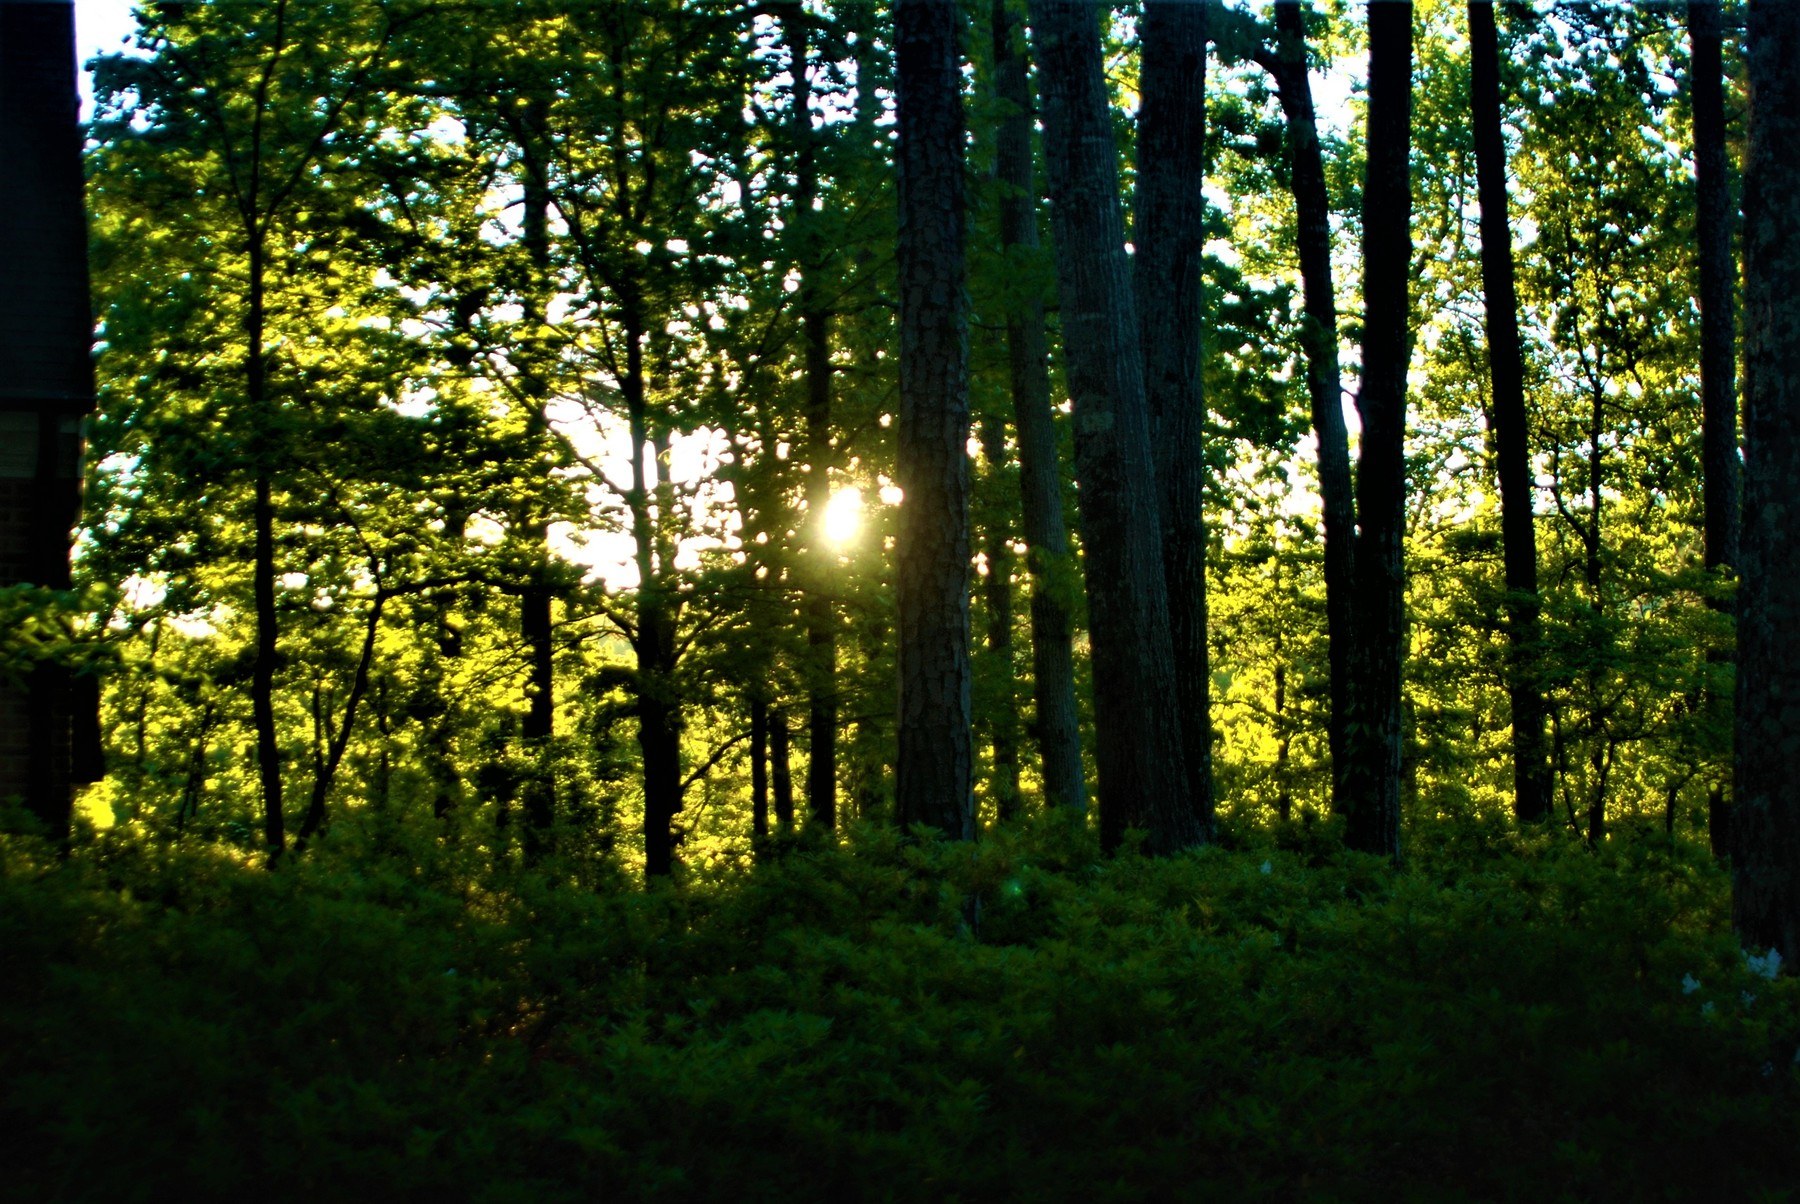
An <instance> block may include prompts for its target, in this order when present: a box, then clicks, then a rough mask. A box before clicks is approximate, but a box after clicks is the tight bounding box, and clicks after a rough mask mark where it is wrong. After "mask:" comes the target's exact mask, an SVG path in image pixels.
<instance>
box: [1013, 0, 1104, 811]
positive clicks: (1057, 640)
mask: <svg viewBox="0 0 1800 1204" xmlns="http://www.w3.org/2000/svg"><path fill="white" fill-rule="evenodd" d="M1019 25H1020V23H1019V22H1018V21H1016V20H1014V19H1013V17H1012V15H1011V13H1010V12H1009V11H1008V9H1007V0H993V12H992V30H993V41H994V82H995V90H996V92H998V94H999V97H1000V99H1001V101H1002V102H1003V104H1004V105H1005V106H1006V107H1005V112H1004V115H1003V116H1002V117H1001V119H1000V125H999V129H998V131H997V134H996V138H995V165H994V170H995V173H996V174H997V175H998V176H999V179H1000V185H1001V190H1000V241H1001V243H1002V245H1003V246H1004V247H1005V248H1006V250H1007V253H1008V254H1009V255H1013V254H1018V255H1020V256H1021V257H1025V258H1035V257H1036V255H1037V252H1038V227H1037V213H1036V209H1037V206H1036V197H1037V189H1036V185H1035V182H1034V180H1033V177H1032V165H1031V92H1030V88H1029V85H1028V83H1027V81H1026V73H1025V55H1024V51H1023V46H1022V45H1016V44H1015V37H1016V36H1017V32H1018V29H1019ZM1006 343H1007V349H1008V353H1009V359H1010V368H1011V379H1012V399H1013V425H1014V427H1015V429H1016V430H1017V432H1018V437H1019V492H1020V495H1021V501H1022V510H1021V518H1022V520H1023V526H1024V532H1025V547H1026V565H1027V568H1028V569H1029V570H1030V573H1031V680H1032V701H1033V705H1034V707H1035V710H1036V717H1035V719H1034V721H1033V724H1032V735H1033V737H1034V738H1035V740H1036V742H1037V748H1038V757H1039V760H1040V762H1041V765H1042V769H1043V778H1044V801H1045V803H1046V804H1048V805H1049V806H1051V807H1072V808H1075V809H1076V810H1078V811H1079V810H1084V809H1085V808H1086V806H1087V788H1086V784H1085V782H1084V780H1083V775H1082V768H1081V725H1080V722H1079V719H1078V714H1077V711H1076V707H1075V657H1074V648H1073V645H1074V630H1075V624H1074V619H1073V617H1072V615H1071V611H1072V609H1073V603H1074V599H1073V597H1072V593H1073V590H1074V588H1075V585H1074V580H1075V567H1074V558H1073V557H1072V556H1071V555H1070V553H1069V534H1068V528H1067V526H1066V524H1065V523H1064V520H1063V504H1062V481H1061V477H1060V475H1059V474H1058V472H1057V452H1056V442H1057V440H1056V425H1055V422H1054V420H1053V418H1052V416H1051V411H1050V365H1049V357H1050V349H1049V345H1048V340H1047V339H1046V337H1045V333H1044V304H1043V302H1042V300H1040V299H1039V298H1037V297H1036V296H1035V295H1034V296H1032V297H1030V298H1029V299H1027V300H1024V301H1021V302H1020V303H1019V304H1018V305H1017V306H1016V307H1015V308H1013V309H1011V310H1009V311H1008V313H1007V316H1006Z"/></svg>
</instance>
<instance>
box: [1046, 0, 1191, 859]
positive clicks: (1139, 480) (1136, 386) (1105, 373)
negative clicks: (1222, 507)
mask: <svg viewBox="0 0 1800 1204" xmlns="http://www.w3.org/2000/svg"><path fill="white" fill-rule="evenodd" d="M1099 18H1100V10H1099V8H1098V7H1097V6H1095V5H1093V4H1090V3H1086V2H1084V0H1033V2H1032V4H1031V20H1032V31H1033V38H1034V43H1033V44H1034V49H1035V50H1036V53H1037V60H1038V67H1039V78H1040V80H1041V81H1042V89H1043V101H1044V129H1045V147H1046V155H1045V158H1046V160H1047V161H1048V166H1049V177H1050V200H1051V226H1052V230H1053V231H1054V233H1055V238H1056V274H1057V283H1058V293H1059V295H1060V298H1061V314H1062V327H1063V343H1064V346H1065V348H1066V355H1067V357H1068V381H1069V391H1070V394H1071V395H1072V400H1073V401H1074V409H1075V465H1076V478H1077V481H1078V483H1079V486H1080V490H1081V523H1082V535H1083V545H1084V549H1085V552H1086V560H1087V563H1086V584H1087V599H1088V622H1089V631H1090V635H1091V638H1092V641H1093V664H1094V726H1095V746H1096V747H1095V754H1096V758H1095V759H1096V761H1097V764H1098V769H1099V777H1100V836H1101V842H1102V844H1104V845H1105V846H1106V847H1108V848H1113V847H1117V845H1118V844H1119V842H1120V840H1121V838H1122V837H1123V836H1124V834H1125V831H1126V829H1127V828H1139V829H1142V830H1143V831H1144V832H1145V834H1146V846H1145V847H1146V848H1147V849H1148V850H1149V851H1151V852H1154V853H1166V852H1174V851H1176V850H1178V849H1182V848H1186V847H1188V846H1191V845H1195V844H1198V843H1201V842H1202V841H1203V840H1204V839H1205V831H1204V829H1203V828H1202V827H1201V825H1200V821H1199V818H1198V816H1196V815H1195V813H1194V809H1193V806H1192V804H1191V803H1190V802H1189V800H1188V797H1187V769H1186V765H1185V762H1184V760H1183V756H1182V734H1181V725H1180V719H1179V716H1178V714H1177V713H1176V709H1175V708H1174V707H1171V706H1170V705H1169V700H1170V699H1171V698H1174V697H1175V694H1176V686H1175V666H1174V649H1173V644H1172V642H1171V639H1170V635H1169V609H1168V595H1167V593H1166V587H1165V583H1164V578H1163V566H1162V547H1161V538H1160V525H1159V518H1158V514H1157V503H1156V479H1155V468H1154V463H1153V460H1152V457H1151V452H1150V424H1149V414H1148V410H1147V406H1146V404H1145V401H1144V378H1143V360H1142V356H1141V354H1140V344H1139V329H1138V320H1137V306H1136V303H1135V301H1134V299H1133V296H1132V287H1131V274H1130V264H1129V262H1128V259H1127V256H1126V254H1125V245H1124V244H1125V234H1124V218H1123V216H1122V213H1121V210H1120V202H1119V173H1118V150H1117V147H1116V145H1115V144H1114V141H1113V127H1112V112H1111V109H1110V107H1109V105H1108V101H1107V92H1106V80H1105V76H1104V74H1103V64H1102V60H1101V46H1100V26H1099Z"/></svg>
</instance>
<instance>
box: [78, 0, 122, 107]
mask: <svg viewBox="0 0 1800 1204" xmlns="http://www.w3.org/2000/svg"><path fill="white" fill-rule="evenodd" d="M131 4H132V0H75V55H76V57H77V59H79V60H80V62H81V63H82V65H83V68H82V72H81V76H80V79H79V80H78V81H77V83H78V86H79V87H80V89H81V116H82V119H83V120H86V118H87V116H88V107H89V105H90V104H91V103H92V101H93V92H94V90H93V80H92V78H91V77H90V76H89V75H88V73H87V70H86V64H87V61H88V60H89V59H91V58H93V57H94V56H95V55H97V54H111V53H112V52H114V51H116V50H118V49H119V48H120V46H121V44H122V43H123V42H124V41H125V39H126V38H127V37H129V36H130V35H131V32H132V31H133V30H134V29H136V28H137V21H136V20H134V19H133V18H132V15H131Z"/></svg>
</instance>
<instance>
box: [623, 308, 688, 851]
mask: <svg viewBox="0 0 1800 1204" xmlns="http://www.w3.org/2000/svg"><path fill="white" fill-rule="evenodd" d="M628 309H629V310H630V313H629V314H628V316H627V317H626V319H625V322H624V333H625V357H626V370H625V376H624V377H623V379H621V380H620V382H619V384H620V389H621V391H622V392H623V393H624V395H625V408H626V413H627V416H628V418H629V421H630V425H631V505H630V509H631V525H632V537H633V542H634V543H635V544H636V553H635V554H636V560H637V567H638V591H637V631H636V632H635V633H634V638H633V640H632V645H633V651H634V653H635V654H636V658H637V716H638V751H639V753H640V754H641V756H642V757H643V764H644V875H645V877H646V879H649V880H655V879H657V878H660V877H666V876H668V875H669V874H670V873H672V872H673V871H674V868H675V849H676V845H677V843H678V838H677V835H676V832H675V817H676V816H677V815H679V814H680V812H681V708H680V704H679V701H678V698H677V696H676V687H675V682H674V672H675V617H674V614H673V613H672V606H671V602H670V599H669V597H668V589H667V587H666V585H665V584H664V581H663V574H664V573H665V572H667V571H668V569H669V568H670V567H672V566H671V565H670V564H668V563H667V558H666V557H663V556H659V555H658V548H659V545H660V543H661V538H660V536H659V534H658V532H657V529H656V528H657V523H658V522H659V521H660V522H668V521H669V515H668V514H667V512H666V511H665V512H664V513H662V514H659V515H652V512H651V503H652V501H653V500H654V499H655V498H656V497H657V496H658V494H659V493H660V492H662V490H661V486H662V480H661V478H662V475H663V472H664V470H665V465H664V464H663V459H662V457H661V456H659V455H656V454H654V452H655V450H656V442H655V440H654V439H653V437H652V435H651V432H650V425H649V421H650V420H649V407H648V403H647V400H646V398H645V393H644V353H643V334H644V328H643V323H642V321H641V319H640V318H639V316H638V314H637V310H636V308H635V305H633V304H629V303H628ZM647 453H650V454H647Z"/></svg>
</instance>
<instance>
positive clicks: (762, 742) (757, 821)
mask: <svg viewBox="0 0 1800 1204" xmlns="http://www.w3.org/2000/svg"><path fill="white" fill-rule="evenodd" d="M750 835H751V836H752V837H753V838H754V839H755V840H756V841H758V842H761V841H762V840H764V839H766V838H767V837H768V835H769V704H768V703H767V702H765V701H764V700H763V699H762V697H761V696H760V695H754V696H752V697H751V699H750Z"/></svg>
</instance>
